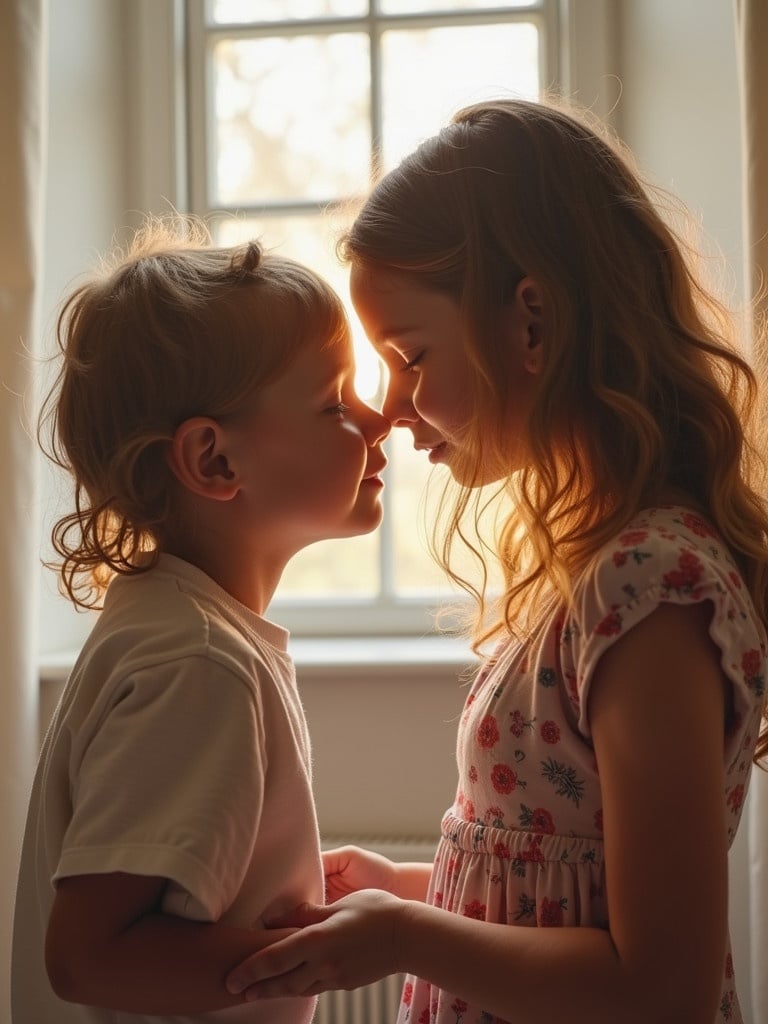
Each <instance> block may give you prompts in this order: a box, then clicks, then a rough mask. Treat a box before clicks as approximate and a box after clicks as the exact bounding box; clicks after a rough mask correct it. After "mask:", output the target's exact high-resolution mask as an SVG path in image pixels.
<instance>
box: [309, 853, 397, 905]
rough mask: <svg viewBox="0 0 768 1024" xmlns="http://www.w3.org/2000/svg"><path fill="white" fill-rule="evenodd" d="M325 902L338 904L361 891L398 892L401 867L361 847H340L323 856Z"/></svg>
mask: <svg viewBox="0 0 768 1024" xmlns="http://www.w3.org/2000/svg"><path fill="white" fill-rule="evenodd" d="M323 870H324V872H325V899H326V902H327V903H335V902H336V900H340V899H341V898H342V897H343V896H348V895H349V894H350V893H353V892H358V891H359V890H360V889H382V890H383V891H384V892H392V893H396V892H397V865H396V864H394V863H393V862H392V861H391V860H387V858H386V857H382V856H381V854H379V853H371V852H370V851H369V850H361V849H360V847H358V846H340V847H339V848H338V849H336V850H328V851H327V852H326V853H324V854H323Z"/></svg>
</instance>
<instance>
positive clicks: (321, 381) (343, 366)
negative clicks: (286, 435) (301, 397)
mask: <svg viewBox="0 0 768 1024" xmlns="http://www.w3.org/2000/svg"><path fill="white" fill-rule="evenodd" d="M354 365H355V361H354V351H353V348H352V340H351V336H350V334H349V332H348V331H345V332H344V334H343V335H342V336H340V337H337V338H334V339H332V340H327V339H323V340H317V339H311V340H307V341H305V342H304V343H303V344H302V345H301V346H300V347H299V349H298V351H297V352H296V354H295V356H294V357H293V359H292V360H291V361H290V363H289V364H288V365H287V366H286V368H285V370H284V371H283V373H281V374H280V376H279V377H277V378H276V379H275V381H274V382H273V383H272V385H269V386H268V388H269V387H271V388H272V389H273V390H275V391H281V392H286V391H290V390H293V391H297V392H301V393H306V394H310V393H314V392H316V391H318V390H321V389H322V388H324V387H326V386H328V385H330V384H332V383H333V382H334V381H336V380H337V379H338V378H340V377H344V376H346V375H348V374H349V373H351V372H353V371H354Z"/></svg>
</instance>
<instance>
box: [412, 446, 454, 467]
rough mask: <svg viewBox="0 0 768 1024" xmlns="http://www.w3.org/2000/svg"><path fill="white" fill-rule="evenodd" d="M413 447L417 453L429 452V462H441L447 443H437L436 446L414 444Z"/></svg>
mask: <svg viewBox="0 0 768 1024" xmlns="http://www.w3.org/2000/svg"><path fill="white" fill-rule="evenodd" d="M413 447H414V448H415V449H416V451H417V452H429V461H430V462H441V461H442V457H443V455H444V454H445V450H446V448H447V447H448V442H447V441H438V443H437V444H420V443H419V442H415V443H414V445H413Z"/></svg>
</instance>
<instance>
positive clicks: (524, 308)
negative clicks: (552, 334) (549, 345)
mask: <svg viewBox="0 0 768 1024" xmlns="http://www.w3.org/2000/svg"><path fill="white" fill-rule="evenodd" d="M511 305H512V308H511V310H510V317H511V327H512V332H513V340H514V342H515V344H516V345H517V346H518V353H519V355H520V357H521V359H522V363H523V366H524V367H525V369H526V370H527V371H528V373H531V374H537V373H539V372H540V371H541V367H542V363H543V347H544V346H543V344H542V333H541V332H542V320H543V313H544V303H543V296H542V291H541V288H540V286H539V284H538V282H537V281H535V280H534V279H533V278H532V277H524V278H523V279H522V281H520V282H519V284H518V285H517V287H516V288H515V294H514V298H513V300H512V304H511Z"/></svg>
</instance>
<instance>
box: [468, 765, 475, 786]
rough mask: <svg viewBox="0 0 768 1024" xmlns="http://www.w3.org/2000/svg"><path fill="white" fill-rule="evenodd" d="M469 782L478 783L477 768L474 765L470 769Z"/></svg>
mask: <svg viewBox="0 0 768 1024" xmlns="http://www.w3.org/2000/svg"><path fill="white" fill-rule="evenodd" d="M469 781H470V782H477V768H475V766H474V765H470V768H469Z"/></svg>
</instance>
